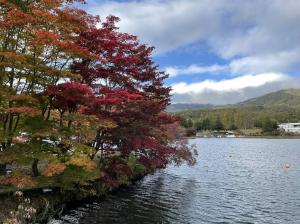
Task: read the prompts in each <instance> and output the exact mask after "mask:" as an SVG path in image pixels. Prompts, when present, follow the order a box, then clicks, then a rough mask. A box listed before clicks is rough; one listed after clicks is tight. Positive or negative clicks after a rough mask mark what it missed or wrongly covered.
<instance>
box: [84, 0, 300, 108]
mask: <svg viewBox="0 0 300 224" xmlns="http://www.w3.org/2000/svg"><path fill="white" fill-rule="evenodd" d="M86 2H87V4H86V5H84V6H83V7H84V8H85V9H86V10H87V11H88V12H89V13H91V14H94V15H100V17H101V18H102V19H104V18H105V17H106V16H107V15H115V16H118V17H120V19H121V21H120V23H119V27H120V31H122V32H127V33H130V34H134V35H137V36H138V37H139V39H140V41H141V42H142V43H146V44H148V45H151V46H154V47H155V52H154V55H153V59H154V61H155V62H156V63H157V64H158V65H159V66H160V68H161V69H162V70H164V71H166V72H167V73H168V74H169V75H170V77H169V78H168V79H167V80H166V82H165V83H166V85H167V86H171V87H172V89H173V90H172V102H173V103H201V104H207V103H208V104H218V105H220V104H229V103H236V102H240V101H243V100H246V99H249V98H253V97H257V96H260V95H263V94H266V93H269V92H273V91H277V90H280V89H287V88H300V73H299V72H298V71H299V69H300V57H299V56H300V26H299V21H300V1H299V0H87V1H86Z"/></svg>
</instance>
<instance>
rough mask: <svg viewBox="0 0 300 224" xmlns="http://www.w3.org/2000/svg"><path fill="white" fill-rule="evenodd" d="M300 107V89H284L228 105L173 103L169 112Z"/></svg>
mask: <svg viewBox="0 0 300 224" xmlns="http://www.w3.org/2000/svg"><path fill="white" fill-rule="evenodd" d="M274 106H281V107H298V106H299V107H300V89H283V90H279V91H275V92H271V93H268V94H265V95H262V96H258V97H254V98H250V99H248V100H245V101H242V102H239V103H236V104H227V105H213V104H188V103H178V104H171V105H170V106H169V107H168V111H169V112H180V111H187V110H201V109H220V108H232V107H233V108H234V107H235V108H239V107H274Z"/></svg>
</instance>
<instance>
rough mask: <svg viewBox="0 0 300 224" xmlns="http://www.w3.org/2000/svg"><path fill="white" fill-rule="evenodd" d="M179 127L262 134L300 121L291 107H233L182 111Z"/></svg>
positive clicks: (295, 110) (297, 109) (299, 115)
mask: <svg viewBox="0 0 300 224" xmlns="http://www.w3.org/2000/svg"><path fill="white" fill-rule="evenodd" d="M176 114H180V115H181V116H183V117H184V119H183V120H182V122H181V125H182V126H184V127H186V128H193V129H194V130H196V131H202V130H217V131H218V130H240V129H255V128H260V129H262V130H263V131H264V132H271V131H273V130H276V129H277V125H278V124H280V123H286V122H298V121H299V120H300V108H297V107H296V108H292V107H276V106H274V107H241V108H238V107H235V108H220V109H206V110H193V111H184V112H179V113H176Z"/></svg>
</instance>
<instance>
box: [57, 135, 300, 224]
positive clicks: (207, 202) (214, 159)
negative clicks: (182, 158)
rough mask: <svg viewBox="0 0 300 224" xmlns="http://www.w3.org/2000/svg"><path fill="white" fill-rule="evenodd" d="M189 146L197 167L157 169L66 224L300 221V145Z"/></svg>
mask: <svg viewBox="0 0 300 224" xmlns="http://www.w3.org/2000/svg"><path fill="white" fill-rule="evenodd" d="M191 143H193V144H196V145H197V148H198V151H199V156H198V163H197V164H196V165H195V166H194V167H186V166H182V167H168V168H167V169H165V170H162V171H158V172H156V173H155V174H153V175H149V176H147V177H145V178H144V179H143V180H141V181H138V182H137V183H136V184H135V185H133V186H130V187H128V188H126V189H122V190H121V191H120V192H118V193H115V194H113V195H110V196H108V197H107V198H106V199H104V200H102V201H100V200H99V201H95V202H93V203H85V204H82V205H80V207H77V208H75V209H73V210H71V211H68V212H67V213H66V214H65V215H64V216H63V218H62V220H63V221H61V222H60V223H83V224H92V223H97V224H101V223H103V224H126V223H132V224H144V223H145V224H148V223H149V224H155V223H172V224H173V223H193V224H199V223H288V224H289V223H293V224H299V223H300V140H295V139H286V140H285V139H193V140H191ZM287 164H288V165H287ZM287 167H290V168H287Z"/></svg>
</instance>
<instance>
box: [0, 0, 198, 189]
mask: <svg viewBox="0 0 300 224" xmlns="http://www.w3.org/2000/svg"><path fill="white" fill-rule="evenodd" d="M75 3H76V4H81V3H84V1H81V0H78V1H76V0H26V1H25V0H1V1H0V151H1V152H0V164H1V165H0V168H1V173H2V175H0V193H3V192H11V191H15V190H18V189H21V190H26V189H32V188H40V187H47V188H49V187H50V188H51V187H53V186H55V187H59V188H60V190H61V191H63V190H70V189H73V188H74V187H75V186H76V187H78V185H83V186H85V184H86V183H87V182H88V181H91V180H98V181H100V182H101V183H103V186H105V187H108V188H112V187H115V186H118V185H120V184H124V183H127V182H128V181H129V180H130V178H131V177H133V176H135V175H137V174H141V175H143V174H145V173H147V172H150V171H153V170H155V169H157V168H164V167H165V166H166V165H167V164H176V165H178V164H181V163H182V162H187V163H188V164H190V165H192V164H193V163H195V152H194V150H193V148H192V147H190V146H189V145H188V144H187V142H186V141H184V140H182V139H181V137H182V136H183V134H184V130H183V129H182V128H181V127H180V126H179V124H178V123H179V121H180V118H179V117H177V116H174V115H171V114H168V113H167V112H165V111H166V107H167V106H168V105H169V103H170V88H168V87H165V86H164V80H165V79H166V78H167V77H168V76H167V75H166V74H165V73H164V72H162V71H161V70H160V69H159V67H158V66H157V65H156V64H155V63H154V61H153V60H152V52H153V50H154V48H153V47H151V46H147V45H145V44H142V43H140V42H139V40H138V38H137V37H136V36H134V35H130V34H127V33H122V32H120V31H119V30H118V27H117V22H118V21H119V18H117V17H115V16H108V17H107V18H106V19H104V20H101V19H100V17H99V16H92V15H90V14H88V13H87V12H85V11H84V10H82V9H80V8H75V7H74V4H75ZM76 4H75V5H76ZM85 181H86V183H85Z"/></svg>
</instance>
